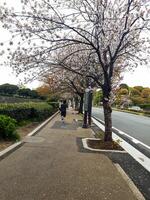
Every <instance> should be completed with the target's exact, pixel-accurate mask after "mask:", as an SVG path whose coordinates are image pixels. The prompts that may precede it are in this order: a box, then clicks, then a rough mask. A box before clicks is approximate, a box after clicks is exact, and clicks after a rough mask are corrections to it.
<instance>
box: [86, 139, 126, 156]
mask: <svg viewBox="0 0 150 200" xmlns="http://www.w3.org/2000/svg"><path fill="white" fill-rule="evenodd" d="M87 140H100V139H98V138H84V139H82V143H83V147H84V148H85V149H88V150H90V151H97V152H111V153H127V152H126V151H119V150H105V149H93V148H91V147H89V146H88V145H87Z"/></svg>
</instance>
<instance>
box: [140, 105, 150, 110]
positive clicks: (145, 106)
mask: <svg viewBox="0 0 150 200" xmlns="http://www.w3.org/2000/svg"><path fill="white" fill-rule="evenodd" d="M139 106H140V107H141V108H143V109H149V110H150V104H140V105H139Z"/></svg>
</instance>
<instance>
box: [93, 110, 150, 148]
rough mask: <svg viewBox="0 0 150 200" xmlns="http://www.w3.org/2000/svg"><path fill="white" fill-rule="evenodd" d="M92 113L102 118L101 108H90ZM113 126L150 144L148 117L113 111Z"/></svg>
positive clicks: (149, 121) (149, 120) (149, 122)
mask: <svg viewBox="0 0 150 200" xmlns="http://www.w3.org/2000/svg"><path fill="white" fill-rule="evenodd" d="M92 115H93V116H95V117H97V118H98V119H101V120H104V117H103V109H101V108H95V107H93V108H92ZM112 123H113V126H114V127H115V128H117V129H119V130H121V131H124V132H125V133H127V134H128V135H130V136H132V137H134V138H136V139H137V140H139V141H141V142H143V143H144V144H147V145H148V146H150V118H149V117H144V116H140V115H135V114H130V113H125V112H119V111H114V110H113V113H112Z"/></svg>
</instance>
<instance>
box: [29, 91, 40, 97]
mask: <svg viewBox="0 0 150 200" xmlns="http://www.w3.org/2000/svg"><path fill="white" fill-rule="evenodd" d="M29 94H30V97H31V98H39V97H40V96H39V95H38V93H37V91H36V90H31V91H30V93H29Z"/></svg>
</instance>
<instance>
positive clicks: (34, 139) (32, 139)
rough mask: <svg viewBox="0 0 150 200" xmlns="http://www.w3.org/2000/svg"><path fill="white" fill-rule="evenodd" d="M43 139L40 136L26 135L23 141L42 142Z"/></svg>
mask: <svg viewBox="0 0 150 200" xmlns="http://www.w3.org/2000/svg"><path fill="white" fill-rule="evenodd" d="M44 140H45V139H44V138H42V137H35V136H29V137H28V136H27V137H25V138H24V140H23V141H24V142H28V143H40V142H43V141H44Z"/></svg>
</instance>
